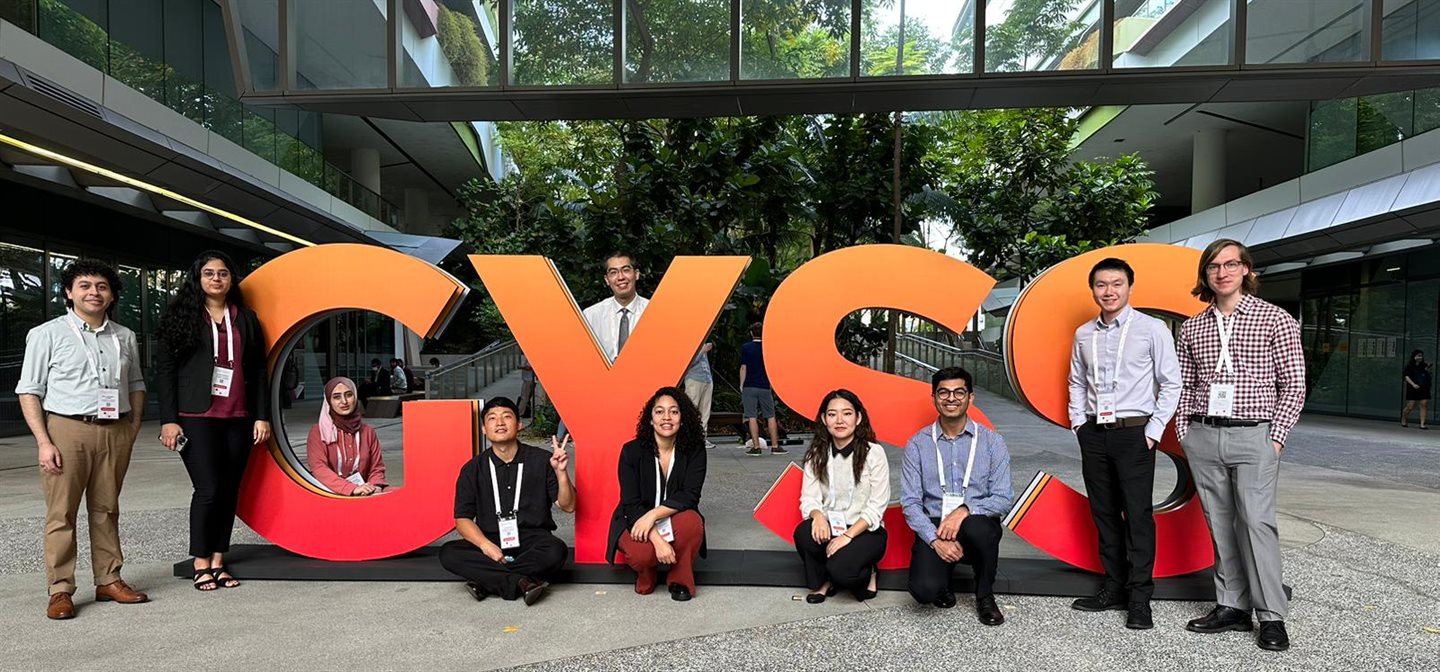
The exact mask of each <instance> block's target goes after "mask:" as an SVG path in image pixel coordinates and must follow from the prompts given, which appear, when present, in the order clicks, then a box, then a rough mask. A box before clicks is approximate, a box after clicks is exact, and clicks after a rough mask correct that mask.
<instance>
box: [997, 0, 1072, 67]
mask: <svg viewBox="0 0 1440 672" xmlns="http://www.w3.org/2000/svg"><path fill="white" fill-rule="evenodd" d="M1077 4H1078V0H1015V4H1014V5H1013V6H1011V8H1010V13H1009V14H1007V15H1006V17H1005V20H1004V21H1001V22H1000V23H998V24H995V25H992V26H990V27H988V28H987V29H986V31H985V70H986V71H987V72H1015V71H1024V70H1037V69H1039V68H1040V66H1041V65H1042V64H1043V63H1044V61H1045V60H1046V59H1049V58H1052V57H1055V56H1058V55H1060V53H1061V51H1063V50H1064V48H1065V47H1066V46H1067V45H1068V44H1069V43H1070V41H1071V40H1072V39H1074V37H1075V36H1076V35H1077V34H1079V32H1080V28H1081V26H1082V24H1081V23H1080V22H1079V21H1071V20H1070V19H1069V18H1068V17H1069V16H1070V13H1071V12H1073V11H1074V10H1075V6H1076V5H1077Z"/></svg>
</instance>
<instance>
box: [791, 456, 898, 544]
mask: <svg viewBox="0 0 1440 672" xmlns="http://www.w3.org/2000/svg"><path fill="white" fill-rule="evenodd" d="M827 450H830V449H827ZM854 458H855V453H854V452H851V453H850V454H849V455H847V456H840V455H836V454H834V453H831V455H830V460H829V461H828V463H827V464H826V465H825V466H826V467H827V469H828V470H829V472H830V473H829V474H828V475H827V476H826V480H827V481H828V482H827V483H826V484H825V485H821V484H820V479H819V478H817V477H816V476H815V473H814V466H813V465H811V464H810V463H808V462H807V463H806V464H805V477H804V480H802V481H801V483H800V515H801V516H804V517H806V518H809V517H810V512H812V511H814V510H816V509H820V510H821V511H832V510H833V511H844V512H845V523H846V524H847V525H854V524H855V523H857V522H859V521H860V519H861V518H864V519H865V522H866V523H867V524H868V525H869V529H871V530H878V529H880V528H881V527H884V523H885V507H886V506H889V505H890V463H889V462H888V461H886V460H885V449H884V448H882V447H881V446H880V444H878V443H871V444H870V451H869V452H868V453H866V454H865V467H864V469H862V470H861V472H860V482H859V483H856V482H855V460H854ZM842 505H843V506H842Z"/></svg>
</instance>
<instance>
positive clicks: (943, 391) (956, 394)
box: [935, 387, 970, 399]
mask: <svg viewBox="0 0 1440 672" xmlns="http://www.w3.org/2000/svg"><path fill="white" fill-rule="evenodd" d="M968 396H970V390H967V389H965V388H963V387H957V388H955V389H950V388H948V387H942V388H940V389H938V390H935V397H936V398H937V399H964V398H965V397H968Z"/></svg>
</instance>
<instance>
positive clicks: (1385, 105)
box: [1355, 91, 1415, 154]
mask: <svg viewBox="0 0 1440 672" xmlns="http://www.w3.org/2000/svg"><path fill="white" fill-rule="evenodd" d="M1355 112H1356V117H1357V118H1356V131H1357V136H1356V139H1355V151H1356V153H1357V154H1364V153H1365V152H1369V151H1373V150H1376V149H1380V148H1381V147H1386V146H1388V145H1393V144H1395V143H1397V142H1400V141H1401V140H1404V139H1405V138H1408V137H1410V135H1411V133H1412V131H1413V129H1414V126H1415V123H1414V121H1415V119H1414V116H1415V96H1414V94H1413V93H1411V92H1409V91H1402V92H1400V93H1386V94H1380V95H1376V96H1365V97H1363V98H1361V99H1360V100H1359V101H1357V103H1356V111H1355Z"/></svg>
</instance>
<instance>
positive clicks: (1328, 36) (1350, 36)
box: [1245, 0, 1370, 64]
mask: <svg viewBox="0 0 1440 672" xmlns="http://www.w3.org/2000/svg"><path fill="white" fill-rule="evenodd" d="M1369 12H1370V3H1369V2H1368V1H1367V0H1268V1H1267V2H1253V1H1252V2H1250V4H1249V9H1248V11H1247V14H1246V19H1245V21H1246V27H1245V30H1246V36H1245V62H1246V63H1255V64H1262V63H1338V62H1353V61H1367V60H1370V31H1369V29H1368V28H1366V24H1368V23H1369V20H1368V19H1369Z"/></svg>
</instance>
